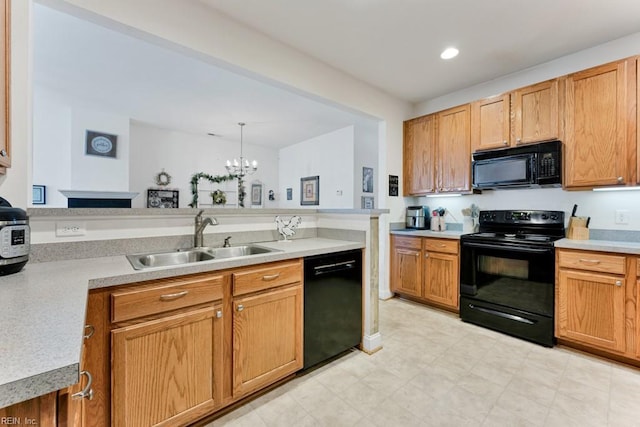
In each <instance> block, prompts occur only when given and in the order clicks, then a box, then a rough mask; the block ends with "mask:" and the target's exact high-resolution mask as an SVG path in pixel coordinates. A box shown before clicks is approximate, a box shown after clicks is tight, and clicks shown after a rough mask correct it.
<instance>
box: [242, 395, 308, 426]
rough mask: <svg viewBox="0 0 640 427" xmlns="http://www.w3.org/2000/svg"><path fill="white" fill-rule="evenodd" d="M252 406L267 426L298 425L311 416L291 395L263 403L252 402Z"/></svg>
mask: <svg viewBox="0 0 640 427" xmlns="http://www.w3.org/2000/svg"><path fill="white" fill-rule="evenodd" d="M251 406H252V407H253V409H254V411H255V413H257V414H258V416H259V417H260V418H261V419H262V421H263V422H264V423H265V424H266V425H267V426H285V425H291V426H293V425H297V424H298V423H299V422H300V421H301V420H302V419H304V418H305V417H307V416H308V415H309V414H308V413H307V411H306V410H305V409H304V408H303V407H302V405H300V404H299V403H298V402H297V401H296V400H295V399H293V397H291V396H290V395H289V394H285V395H282V396H278V397H276V398H275V399H272V400H269V401H265V402H263V403H258V402H252V404H251Z"/></svg>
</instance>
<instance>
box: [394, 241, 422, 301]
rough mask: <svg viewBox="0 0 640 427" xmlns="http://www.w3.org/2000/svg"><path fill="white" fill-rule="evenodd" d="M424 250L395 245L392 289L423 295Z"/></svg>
mask: <svg viewBox="0 0 640 427" xmlns="http://www.w3.org/2000/svg"><path fill="white" fill-rule="evenodd" d="M421 253H422V251H421V250H420V249H412V248H406V247H394V248H393V254H392V259H391V262H392V264H393V265H392V268H391V271H392V277H391V290H392V291H393V292H398V293H399V294H405V295H412V296H414V297H419V296H422V259H421V258H420V255H421Z"/></svg>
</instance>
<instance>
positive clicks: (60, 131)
mask: <svg viewBox="0 0 640 427" xmlns="http://www.w3.org/2000/svg"><path fill="white" fill-rule="evenodd" d="M71 117H72V112H71V107H69V106H68V105H64V104H63V103H61V102H60V97H59V96H58V94H57V93H55V92H52V91H49V90H48V89H45V88H43V87H38V89H37V90H35V91H34V94H33V165H34V167H33V183H34V184H36V185H45V186H46V202H47V203H46V205H45V206H43V207H65V208H66V207H67V198H66V197H65V196H63V195H62V193H60V192H59V191H58V190H61V189H62V190H64V189H67V190H68V189H71V134H72V132H71ZM37 206H42V205H37Z"/></svg>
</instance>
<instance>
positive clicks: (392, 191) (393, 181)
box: [389, 175, 399, 197]
mask: <svg viewBox="0 0 640 427" xmlns="http://www.w3.org/2000/svg"><path fill="white" fill-rule="evenodd" d="M398 182H399V181H398V175H389V196H395V197H398Z"/></svg>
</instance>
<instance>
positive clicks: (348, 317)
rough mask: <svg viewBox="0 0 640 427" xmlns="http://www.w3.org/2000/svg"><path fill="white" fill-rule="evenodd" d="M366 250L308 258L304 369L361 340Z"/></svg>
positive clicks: (305, 269)
mask: <svg viewBox="0 0 640 427" xmlns="http://www.w3.org/2000/svg"><path fill="white" fill-rule="evenodd" d="M361 338H362V251H361V250H354V251H345V252H337V253H332V254H326V255H317V256H311V257H307V258H305V260H304V369H307V368H309V367H311V366H313V365H316V364H318V363H320V362H323V361H325V360H327V359H330V358H332V357H333V356H336V355H338V354H340V353H342V352H344V351H345V350H348V349H349V348H351V347H355V346H357V345H359V344H360V341H361Z"/></svg>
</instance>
